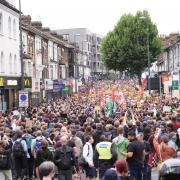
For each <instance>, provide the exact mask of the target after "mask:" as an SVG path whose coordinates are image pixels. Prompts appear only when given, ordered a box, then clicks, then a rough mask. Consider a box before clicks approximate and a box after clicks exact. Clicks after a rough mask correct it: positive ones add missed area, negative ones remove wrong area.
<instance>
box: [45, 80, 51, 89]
mask: <svg viewBox="0 0 180 180" xmlns="http://www.w3.org/2000/svg"><path fill="white" fill-rule="evenodd" d="M52 89H53V81H52V80H51V79H45V90H52Z"/></svg>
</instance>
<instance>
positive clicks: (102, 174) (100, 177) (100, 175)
mask: <svg viewBox="0 0 180 180" xmlns="http://www.w3.org/2000/svg"><path fill="white" fill-rule="evenodd" d="M105 172H106V169H105V170H104V169H100V170H99V179H102V178H103V176H104V173H105Z"/></svg>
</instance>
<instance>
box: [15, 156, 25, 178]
mask: <svg viewBox="0 0 180 180" xmlns="http://www.w3.org/2000/svg"><path fill="white" fill-rule="evenodd" d="M14 165H15V166H14V168H15V172H16V177H15V179H18V178H23V177H24V176H26V175H27V158H26V157H25V156H22V157H19V158H14Z"/></svg>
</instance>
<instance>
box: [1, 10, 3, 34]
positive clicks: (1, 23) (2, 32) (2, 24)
mask: <svg viewBox="0 0 180 180" xmlns="http://www.w3.org/2000/svg"><path fill="white" fill-rule="evenodd" d="M2 33H3V15H2V13H0V34H2Z"/></svg>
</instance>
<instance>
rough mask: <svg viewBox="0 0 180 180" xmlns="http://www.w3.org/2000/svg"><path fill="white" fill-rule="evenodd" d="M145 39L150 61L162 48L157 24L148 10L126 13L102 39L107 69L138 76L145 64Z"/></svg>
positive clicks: (146, 61) (146, 60)
mask: <svg viewBox="0 0 180 180" xmlns="http://www.w3.org/2000/svg"><path fill="white" fill-rule="evenodd" d="M148 37H149V38H148ZM147 39H149V56H150V62H151V63H153V62H154V61H155V60H156V58H157V56H158V55H159V54H160V53H161V49H162V44H161V41H160V39H159V37H158V30H157V26H156V24H154V23H153V22H152V21H151V18H150V15H149V14H148V12H147V11H143V12H141V11H138V12H137V13H136V15H132V14H125V15H123V16H122V17H121V18H120V20H119V21H118V23H117V25H116V26H115V27H114V30H113V31H111V32H109V33H108V34H107V35H106V37H105V38H104V39H103V41H102V46H101V53H102V60H103V62H104V63H105V65H106V66H107V67H108V68H109V69H112V70H119V71H125V70H128V71H129V72H130V73H131V74H136V75H137V76H138V77H140V76H141V73H142V72H143V71H144V70H145V68H147V67H148V49H147V48H148V40H147Z"/></svg>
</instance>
